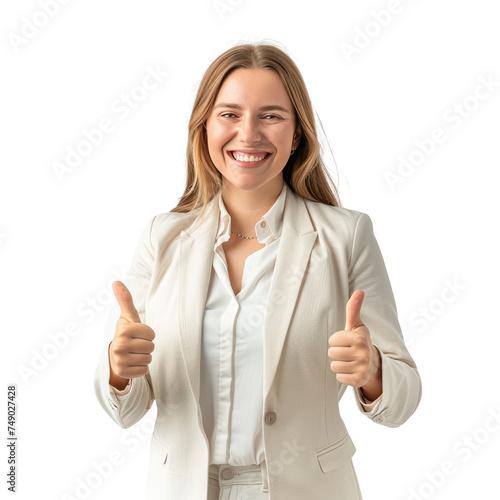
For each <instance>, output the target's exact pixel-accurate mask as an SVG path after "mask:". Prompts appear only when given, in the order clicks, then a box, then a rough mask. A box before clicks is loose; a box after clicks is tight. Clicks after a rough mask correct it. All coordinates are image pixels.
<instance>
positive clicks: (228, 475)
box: [222, 467, 234, 479]
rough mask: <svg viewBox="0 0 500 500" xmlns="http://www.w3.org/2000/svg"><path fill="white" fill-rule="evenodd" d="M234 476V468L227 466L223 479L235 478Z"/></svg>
mask: <svg viewBox="0 0 500 500" xmlns="http://www.w3.org/2000/svg"><path fill="white" fill-rule="evenodd" d="M233 477H234V470H233V469H231V468H229V467H228V468H226V469H224V470H223V471H222V478H223V479H233Z"/></svg>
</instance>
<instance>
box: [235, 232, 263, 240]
mask: <svg viewBox="0 0 500 500" xmlns="http://www.w3.org/2000/svg"><path fill="white" fill-rule="evenodd" d="M231 232H232V233H233V234H235V235H236V236H239V237H240V238H246V239H247V240H253V239H255V238H257V236H251V237H250V236H242V235H241V234H238V233H236V232H234V231H231Z"/></svg>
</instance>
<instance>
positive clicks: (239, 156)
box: [233, 151, 267, 161]
mask: <svg viewBox="0 0 500 500" xmlns="http://www.w3.org/2000/svg"><path fill="white" fill-rule="evenodd" d="M266 155H267V153H266V154H263V155H261V156H253V155H248V154H241V153H238V152H236V151H233V156H234V157H235V158H236V159H237V160H238V161H261V160H263V159H264V158H265V157H266Z"/></svg>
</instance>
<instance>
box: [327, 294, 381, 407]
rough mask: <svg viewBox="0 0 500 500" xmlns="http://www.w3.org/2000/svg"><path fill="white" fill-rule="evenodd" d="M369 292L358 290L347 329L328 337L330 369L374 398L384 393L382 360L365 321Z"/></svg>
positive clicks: (351, 303)
mask: <svg viewBox="0 0 500 500" xmlns="http://www.w3.org/2000/svg"><path fill="white" fill-rule="evenodd" d="M364 297H365V294H364V292H363V291H362V290H356V291H355V292H354V293H353V294H352V295H351V298H350V299H349V301H348V302H347V305H346V325H345V330H340V331H338V332H335V333H334V334H333V335H332V336H331V337H330V338H329V340H328V344H329V345H330V346H331V347H330V348H329V349H328V357H329V358H331V359H332V360H333V361H332V362H331V363H330V368H331V369H332V371H333V372H334V373H336V374H337V380H338V381H339V382H341V383H343V384H348V385H352V386H353V387H362V389H363V393H364V394H365V395H366V396H367V398H369V399H371V400H375V399H377V397H378V396H379V395H380V394H381V393H382V374H381V363H382V362H381V359H380V352H379V350H378V349H377V348H376V347H375V346H374V345H373V344H372V341H371V339H370V332H369V330H368V328H367V327H366V326H365V325H364V324H363V322H362V321H361V305H362V303H363V299H364Z"/></svg>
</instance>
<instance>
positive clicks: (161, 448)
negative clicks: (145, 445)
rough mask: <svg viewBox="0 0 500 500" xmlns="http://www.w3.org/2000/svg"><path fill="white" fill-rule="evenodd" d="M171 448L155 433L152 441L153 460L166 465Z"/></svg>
mask: <svg viewBox="0 0 500 500" xmlns="http://www.w3.org/2000/svg"><path fill="white" fill-rule="evenodd" d="M168 452H169V447H168V445H167V444H165V443H164V442H163V441H162V440H161V439H160V438H159V437H158V436H157V435H156V434H155V433H154V432H153V438H152V440H151V458H152V459H153V460H155V461H158V462H160V463H161V464H163V465H165V464H166V463H167V458H168Z"/></svg>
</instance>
